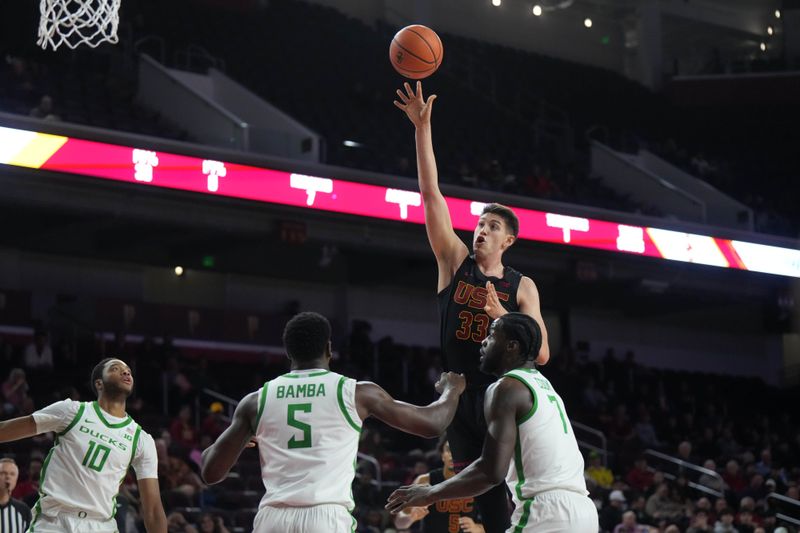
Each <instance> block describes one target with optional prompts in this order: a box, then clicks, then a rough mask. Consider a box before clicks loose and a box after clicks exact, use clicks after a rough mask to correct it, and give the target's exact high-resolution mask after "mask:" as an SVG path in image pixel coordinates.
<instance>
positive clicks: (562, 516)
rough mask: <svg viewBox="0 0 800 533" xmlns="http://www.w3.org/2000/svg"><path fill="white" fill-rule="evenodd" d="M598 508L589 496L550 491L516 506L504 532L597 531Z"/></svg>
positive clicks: (572, 532) (559, 532)
mask: <svg viewBox="0 0 800 533" xmlns="http://www.w3.org/2000/svg"><path fill="white" fill-rule="evenodd" d="M599 530H600V524H599V523H598V520H597V507H595V505H594V502H593V501H592V500H591V499H589V497H588V496H583V495H581V494H578V493H577V492H571V491H568V490H549V491H547V492H543V493H541V494H537V495H536V496H535V497H534V498H533V499H531V500H526V501H525V502H524V505H519V506H517V507H516V509H514V514H513V515H511V527H510V528H509V529H508V530H507V531H506V533H597V532H598V531H599Z"/></svg>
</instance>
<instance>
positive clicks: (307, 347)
mask: <svg viewBox="0 0 800 533" xmlns="http://www.w3.org/2000/svg"><path fill="white" fill-rule="evenodd" d="M330 340H331V324H330V322H328V319H327V318H325V317H324V316H322V315H321V314H319V313H314V312H310V311H306V312H303V313H300V314H297V315H295V316H294V317H293V318H292V319H291V320H289V322H287V323H286V327H285V328H284V329H283V345H284V347H285V348H286V353H287V354H288V355H289V357H290V358H291V359H293V360H295V361H311V360H314V359H316V358H318V357H321V356H322V355H323V354H324V353H325V348H326V347H327V346H328V342H330Z"/></svg>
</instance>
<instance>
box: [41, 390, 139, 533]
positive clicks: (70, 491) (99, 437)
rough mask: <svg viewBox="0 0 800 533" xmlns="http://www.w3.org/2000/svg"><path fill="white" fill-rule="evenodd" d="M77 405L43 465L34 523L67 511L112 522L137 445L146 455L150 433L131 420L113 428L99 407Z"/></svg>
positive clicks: (122, 420) (121, 421)
mask: <svg viewBox="0 0 800 533" xmlns="http://www.w3.org/2000/svg"><path fill="white" fill-rule="evenodd" d="M55 405H57V404H54V406H55ZM72 406H73V407H74V406H78V408H77V413H76V414H75V416H74V418H72V420H71V421H69V419H67V420H64V423H65V424H68V425H66V427H65V428H64V429H63V430H61V431H60V432H58V433H57V434H56V438H55V442H54V444H53V447H52V448H51V449H50V453H48V454H47V457H46V458H45V460H44V464H43V465H42V473H41V475H40V484H39V501H38V502H37V503H36V506H35V507H34V524H35V522H36V520H35V518H36V517H38V515H39V514H41V513H44V514H46V515H49V516H57V515H58V514H59V512H60V511H62V510H67V511H70V512H75V513H81V512H83V513H85V515H83V516H85V517H87V518H92V519H95V520H108V519H110V518H113V517H114V514H115V513H116V508H117V505H116V499H117V493H118V492H119V487H120V484H121V483H122V481H123V480H124V479H125V476H126V475H127V473H128V468H129V467H130V466H131V463H132V462H133V460H134V451H135V450H136V449H137V446H138V448H139V450H140V454H145V452H144V451H143V450H142V448H143V447H142V445H141V444H142V443H141V439H142V438H143V437H144V436H146V433H144V432H143V431H142V429H141V427H140V426H139V425H138V424H136V422H134V421H133V419H131V417H130V416H128V417H127V418H125V419H120V421H119V422H117V423H112V422H109V420H108V418H107V417H108V416H110V415H104V414H103V411H102V409H100V406H99V405H98V403H97V402H81V403H77V402H73V403H72ZM51 407H53V406H51ZM47 410H48V408H45V409H43V410H42V411H40V412H41V413H43V412H46V411H47ZM36 415H38V413H36V414H35V415H34V416H36ZM111 418H113V417H111ZM153 451H154V450H153ZM139 458H140V459H141V455H140V456H139ZM137 474H138V472H137ZM139 477H142V476H139Z"/></svg>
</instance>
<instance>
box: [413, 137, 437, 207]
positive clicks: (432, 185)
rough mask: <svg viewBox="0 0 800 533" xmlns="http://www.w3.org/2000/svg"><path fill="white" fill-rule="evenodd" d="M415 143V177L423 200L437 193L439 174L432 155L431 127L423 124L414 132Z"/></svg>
mask: <svg viewBox="0 0 800 533" xmlns="http://www.w3.org/2000/svg"><path fill="white" fill-rule="evenodd" d="M415 138H416V143H417V175H418V177H419V192H420V193H422V196H423V198H425V197H426V196H430V195H433V194H441V192H440V191H439V172H438V170H437V169H436V156H435V155H434V153H433V137H432V136H431V125H430V123H428V124H423V125H420V126H419V127H418V128H417V131H416V136H415Z"/></svg>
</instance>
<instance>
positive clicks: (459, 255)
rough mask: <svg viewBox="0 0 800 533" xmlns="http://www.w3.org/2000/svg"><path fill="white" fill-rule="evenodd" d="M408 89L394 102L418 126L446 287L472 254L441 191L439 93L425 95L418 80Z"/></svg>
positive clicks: (422, 177)
mask: <svg viewBox="0 0 800 533" xmlns="http://www.w3.org/2000/svg"><path fill="white" fill-rule="evenodd" d="M404 89H405V92H404V91H402V90H400V89H398V90H397V97H398V98H399V101H397V100H395V101H394V105H395V106H397V107H398V108H400V109H402V110H403V111H404V112H405V114H406V116H407V117H408V119H409V120H410V121H411V122H412V123H413V124H414V127H415V128H416V147H417V174H418V177H419V192H420V193H421V194H422V202H423V205H424V207H425V229H426V231H427V232H428V241H429V242H430V243H431V248H432V249H433V254H434V255H435V256H436V262H437V263H438V265H439V288H438V290H440V291H441V290H442V289H444V288H445V287H447V285H449V284H450V280H451V279H452V277H453V272H455V269H457V268H458V265H460V264H461V262H462V261H463V260H464V258H465V257H466V256H467V255H468V254H469V249H468V248H467V246H466V245H465V244H464V242H463V241H462V240H461V239H459V238H458V235H456V232H455V231H454V230H453V222H452V221H451V220H450V211H449V210H448V209H447V202H446V201H445V199H444V196H442V193H441V191H440V190H439V173H438V171H437V169H436V157H435V156H434V153H433V138H432V136H431V110H432V109H433V101H434V100H436V95H435V94H433V95H431V96H429V97H428V100H427V101H425V99H424V98H423V96H422V83H421V82H419V81H418V82H417V90H416V93H415V92H414V91H413V90H412V89H411V86H410V85H409V84H408V83H405V84H404Z"/></svg>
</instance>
